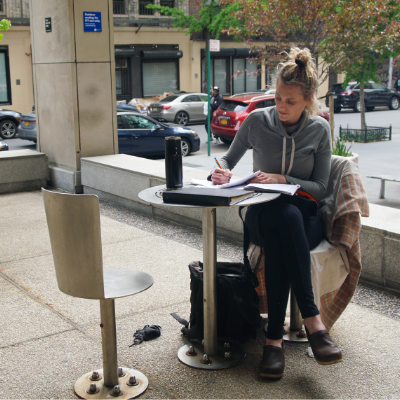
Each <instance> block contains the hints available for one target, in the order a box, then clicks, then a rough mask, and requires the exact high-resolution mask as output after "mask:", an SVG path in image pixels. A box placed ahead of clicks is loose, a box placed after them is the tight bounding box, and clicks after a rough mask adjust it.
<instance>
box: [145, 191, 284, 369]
mask: <svg viewBox="0 0 400 400" xmlns="http://www.w3.org/2000/svg"><path fill="white" fill-rule="evenodd" d="M184 186H185V187H188V186H191V185H190V184H184ZM165 190H166V187H165V185H160V186H154V187H151V188H148V189H145V190H143V191H141V192H140V193H139V198H140V199H141V200H143V201H145V202H147V203H151V204H156V205H163V206H168V207H192V208H202V232H203V288H204V289H203V290H204V293H203V296H204V297H203V299H204V340H203V342H202V343H188V344H186V345H184V346H182V347H181V348H180V349H179V350H178V358H179V360H180V361H182V362H183V363H184V364H186V365H189V366H191V367H194V368H199V369H212V370H215V369H224V368H230V367H233V366H235V365H237V364H239V363H240V362H241V361H242V360H243V359H244V357H245V356H246V354H245V353H244V351H243V349H242V348H241V347H240V346H238V345H236V344H234V343H224V342H220V343H218V339H217V312H216V311H217V310H216V294H217V293H216V282H217V241H216V236H217V235H216V209H217V208H221V207H201V206H192V205H182V204H167V203H164V202H163V199H162V192H163V191H165ZM216 190H223V189H216ZM279 196H280V195H279V193H256V194H255V196H254V197H251V198H248V199H245V200H243V201H241V202H239V203H237V204H235V205H233V206H231V207H235V206H250V205H252V204H258V203H263V202H266V201H271V200H274V199H276V198H277V197H279Z"/></svg>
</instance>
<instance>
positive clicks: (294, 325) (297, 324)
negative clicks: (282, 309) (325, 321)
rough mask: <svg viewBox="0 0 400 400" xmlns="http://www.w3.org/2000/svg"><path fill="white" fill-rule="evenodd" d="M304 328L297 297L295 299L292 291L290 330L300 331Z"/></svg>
mask: <svg viewBox="0 0 400 400" xmlns="http://www.w3.org/2000/svg"><path fill="white" fill-rule="evenodd" d="M302 327H303V319H302V317H301V313H300V309H299V306H298V305H297V301H296V297H294V293H293V289H291V290H290V330H291V331H299V330H300V329H302Z"/></svg>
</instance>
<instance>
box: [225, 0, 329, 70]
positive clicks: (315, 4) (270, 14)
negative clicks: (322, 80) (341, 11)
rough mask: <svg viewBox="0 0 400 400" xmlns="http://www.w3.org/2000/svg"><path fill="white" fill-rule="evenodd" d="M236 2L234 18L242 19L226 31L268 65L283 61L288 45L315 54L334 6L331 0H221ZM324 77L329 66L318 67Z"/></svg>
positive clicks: (227, 3) (323, 36) (229, 2)
mask: <svg viewBox="0 0 400 400" xmlns="http://www.w3.org/2000/svg"><path fill="white" fill-rule="evenodd" d="M221 3H222V4H224V5H225V6H226V5H232V4H238V5H239V7H238V9H237V10H236V11H235V15H234V16H235V18H236V19H237V20H240V21H241V22H242V25H241V26H239V27H231V28H230V29H228V30H227V33H229V34H231V35H234V36H235V37H238V38H240V39H242V40H244V41H245V43H246V45H247V46H248V47H249V48H250V49H251V51H252V52H254V53H257V54H258V56H257V57H255V58H256V59H257V61H258V62H259V63H262V64H265V65H266V66H267V68H269V67H272V66H275V65H276V64H277V62H279V61H282V59H283V58H282V53H283V52H284V51H286V50H287V49H288V48H289V47H291V46H294V45H295V46H299V47H307V48H308V49H310V51H311V53H312V54H313V55H314V57H317V56H318V45H319V43H320V42H321V41H322V40H323V39H324V38H325V36H326V32H325V26H326V23H327V20H328V19H329V18H330V17H331V15H332V11H333V9H334V4H335V1H334V0H324V1H321V0H279V1H278V0H252V1H249V0H222V2H221ZM320 67H321V68H320V76H327V72H328V69H329V66H328V65H322V66H320Z"/></svg>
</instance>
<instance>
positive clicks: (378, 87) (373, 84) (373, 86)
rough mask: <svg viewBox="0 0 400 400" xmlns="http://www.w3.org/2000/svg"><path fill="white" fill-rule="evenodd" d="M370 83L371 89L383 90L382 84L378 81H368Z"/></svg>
mask: <svg viewBox="0 0 400 400" xmlns="http://www.w3.org/2000/svg"><path fill="white" fill-rule="evenodd" d="M370 85H371V86H372V89H375V90H384V89H385V88H384V87H383V86H382V85H380V84H379V83H375V82H374V83H370Z"/></svg>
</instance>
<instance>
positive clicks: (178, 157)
mask: <svg viewBox="0 0 400 400" xmlns="http://www.w3.org/2000/svg"><path fill="white" fill-rule="evenodd" d="M165 178H166V180H167V189H179V188H181V187H182V186H183V185H182V148H181V138H180V137H179V136H168V137H166V138H165Z"/></svg>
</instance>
